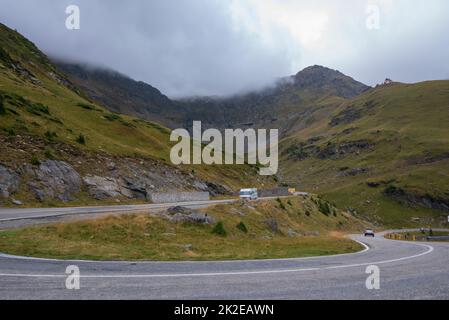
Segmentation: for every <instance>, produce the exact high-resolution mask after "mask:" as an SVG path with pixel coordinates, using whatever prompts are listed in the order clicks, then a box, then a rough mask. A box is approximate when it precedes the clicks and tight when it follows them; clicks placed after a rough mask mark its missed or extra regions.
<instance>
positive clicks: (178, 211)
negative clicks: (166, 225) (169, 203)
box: [167, 207, 215, 224]
mask: <svg viewBox="0 0 449 320" xmlns="http://www.w3.org/2000/svg"><path fill="white" fill-rule="evenodd" d="M167 213H168V215H169V220H170V221H171V222H175V223H183V222H187V223H195V224H212V223H214V221H215V219H214V218H213V217H211V216H209V215H208V214H207V213H202V212H199V211H195V210H192V209H189V208H185V207H172V208H169V209H168V210H167Z"/></svg>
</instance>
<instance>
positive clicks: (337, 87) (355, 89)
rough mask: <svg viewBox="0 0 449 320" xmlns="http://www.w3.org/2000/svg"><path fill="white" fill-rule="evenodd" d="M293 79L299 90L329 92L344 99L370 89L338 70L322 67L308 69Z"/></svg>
mask: <svg viewBox="0 0 449 320" xmlns="http://www.w3.org/2000/svg"><path fill="white" fill-rule="evenodd" d="M292 79H293V80H294V83H293V85H294V86H295V87H296V88H298V89H311V90H320V91H323V90H329V91H330V93H332V94H334V95H337V96H340V97H343V98H352V97H354V96H357V95H359V94H360V93H362V92H364V91H366V90H368V89H369V88H370V87H369V86H367V85H365V84H363V83H361V82H359V81H356V80H354V79H353V78H351V77H349V76H347V75H345V74H343V73H341V72H340V71H338V70H333V69H330V68H327V67H323V66H320V65H314V66H310V67H307V68H305V69H303V70H301V71H299V72H298V73H297V74H296V75H295V76H293V77H292Z"/></svg>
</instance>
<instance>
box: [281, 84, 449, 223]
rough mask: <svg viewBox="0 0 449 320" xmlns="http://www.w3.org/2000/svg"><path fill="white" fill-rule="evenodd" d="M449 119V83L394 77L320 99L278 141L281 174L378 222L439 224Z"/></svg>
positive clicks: (447, 201)
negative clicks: (348, 95) (355, 92)
mask: <svg viewBox="0 0 449 320" xmlns="http://www.w3.org/2000/svg"><path fill="white" fill-rule="evenodd" d="M448 121H449V81H430V82H423V83H418V84H401V83H393V84H390V85H384V86H379V87H377V88H375V89H371V90H370V91H368V92H366V93H364V94H362V95H360V96H358V97H356V98H353V99H351V100H349V101H344V102H340V103H339V104H338V103H337V104H335V103H328V104H322V105H321V107H320V108H317V110H316V111H314V112H313V113H312V114H310V115H309V116H307V117H304V118H303V119H301V120H299V121H298V122H297V123H296V124H295V128H294V129H293V130H290V131H289V133H288V135H287V137H286V138H285V139H284V140H283V142H282V143H281V146H282V148H283V150H282V159H283V160H282V162H281V163H282V168H283V177H284V180H285V181H288V182H296V183H299V184H300V185H302V186H303V188H304V189H306V190H311V191H312V190H313V192H318V193H321V194H324V195H326V197H327V198H328V199H331V200H333V201H335V202H336V203H337V204H338V205H340V206H343V207H347V208H349V207H352V208H354V210H357V211H359V213H362V214H364V215H366V216H367V217H369V218H370V219H371V220H372V221H377V222H379V223H387V224H390V225H394V226H403V225H404V224H409V225H415V226H420V225H426V224H441V223H443V220H446V216H447V213H448V212H449V126H448V125H447V124H448V123H449V122H448ZM306 124H307V125H306ZM418 218H420V220H418Z"/></svg>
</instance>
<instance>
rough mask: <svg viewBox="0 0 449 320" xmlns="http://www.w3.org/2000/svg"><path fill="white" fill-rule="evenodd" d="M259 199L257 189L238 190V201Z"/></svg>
mask: <svg viewBox="0 0 449 320" xmlns="http://www.w3.org/2000/svg"><path fill="white" fill-rule="evenodd" d="M258 198H259V194H258V192H257V189H241V190H240V199H245V200H257V199H258Z"/></svg>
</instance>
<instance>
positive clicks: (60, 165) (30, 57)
mask: <svg viewBox="0 0 449 320" xmlns="http://www.w3.org/2000/svg"><path fill="white" fill-rule="evenodd" d="M0 43H1V44H2V45H1V48H0V148H1V150H0V151H1V152H0V202H1V203H3V204H4V205H10V204H11V201H12V200H13V199H14V198H15V199H19V200H21V201H22V202H25V203H26V204H30V203H36V202H37V201H38V202H40V203H42V204H43V205H51V204H55V203H56V204H58V205H60V204H61V201H62V202H71V203H73V204H80V203H81V204H82V203H92V202H95V201H103V202H105V201H110V202H116V201H134V200H136V201H138V200H140V201H144V200H145V198H146V196H147V194H148V193H151V192H155V191H170V190H208V191H210V192H212V193H213V194H215V195H218V194H223V193H229V192H231V191H232V190H233V189H236V188H239V187H243V186H247V185H258V186H261V185H262V184H264V183H267V185H270V184H273V180H270V179H263V178H261V177H260V176H258V175H257V170H256V168H255V167H248V166H207V167H205V166H191V167H175V166H173V165H171V163H170V160H169V152H170V148H171V145H172V143H170V142H169V135H170V131H169V130H168V129H167V128H165V127H162V126H160V125H158V124H157V123H154V122H150V121H145V120H142V119H137V118H132V117H128V116H123V115H119V114H115V113H111V112H109V111H107V110H105V109H104V108H102V107H101V106H99V105H96V104H95V103H93V102H91V101H89V100H87V98H85V97H86V95H85V94H84V93H83V92H82V90H80V89H77V86H76V85H75V84H73V83H72V82H71V81H70V80H68V79H67V78H66V77H65V75H64V74H62V73H61V72H59V71H58V70H57V69H56V68H55V67H54V66H53V65H52V63H51V62H50V61H49V59H48V58H47V57H46V56H45V55H44V54H43V53H42V52H40V51H39V49H38V48H37V47H36V46H35V45H34V44H32V43H31V42H30V41H28V40H27V39H25V38H24V37H22V36H21V35H20V34H19V33H17V32H15V31H13V30H11V29H9V28H7V27H6V26H4V25H1V24H0ZM54 201H56V202H54Z"/></svg>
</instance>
